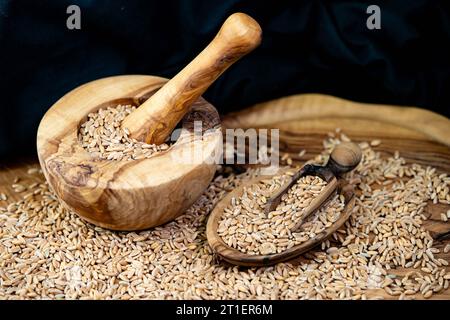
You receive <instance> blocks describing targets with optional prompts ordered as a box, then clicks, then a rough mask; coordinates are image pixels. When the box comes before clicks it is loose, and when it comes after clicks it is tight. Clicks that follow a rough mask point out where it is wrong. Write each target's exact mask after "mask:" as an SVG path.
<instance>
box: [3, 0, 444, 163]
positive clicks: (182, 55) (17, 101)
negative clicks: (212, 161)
mask: <svg viewBox="0 0 450 320" xmlns="http://www.w3.org/2000/svg"><path fill="white" fill-rule="evenodd" d="M445 2H448V1H442V2H440V1H433V0H428V1H426V0H415V1H414V0H410V1H404V0H402V1H393V0H391V1H370V2H367V1H338V0H333V1H318V0H316V1H281V0H278V1H239V0H226V1H225V0H224V1H212V0H209V1H168V0H164V1H156V0H155V1H132V0H129V1H125V0H120V1H119V0H116V1H102V0H90V1H89V0H85V1H75V0H69V1H65V0H58V1H56V0H55V1H20V0H14V1H7V0H6V1H5V0H0V80H1V85H0V88H1V89H0V90H1V91H3V92H1V97H2V99H1V102H0V108H1V114H0V157H6V156H11V155H17V154H23V153H28V154H32V153H33V152H35V146H34V145H35V135H36V130H37V126H38V124H39V121H40V119H41V117H42V116H43V114H44V113H45V111H46V110H47V109H48V108H49V107H50V106H51V105H52V104H53V103H54V102H55V101H56V100H57V99H58V98H60V97H61V96H62V95H64V94H65V93H67V92H68V91H70V90H71V89H73V88H75V87H77V86H79V85H81V84H83V83H85V82H87V81H91V80H94V79H98V78H101V77H105V76H110V75H120V74H153V75H159V76H165V77H171V76H173V75H174V74H175V73H176V72H177V71H178V70H180V69H181V68H182V67H183V66H184V65H185V64H186V63H188V62H189V61H190V60H191V59H192V58H193V57H195V55H196V54H197V53H198V52H199V51H200V50H201V49H202V48H203V47H204V46H205V45H206V44H207V43H208V42H209V41H210V40H211V39H212V37H213V36H214V35H215V33H216V32H217V30H218V29H219V27H220V25H221V24H222V22H223V21H224V20H225V19H226V17H227V16H228V15H229V14H231V13H233V12H236V11H242V12H245V13H247V14H250V15H251V16H253V17H254V18H255V19H256V20H257V21H258V22H259V23H260V24H261V26H262V28H263V33H264V34H263V42H262V44H261V46H260V47H259V48H258V49H257V50H255V51H254V52H253V53H252V54H250V55H249V56H247V57H245V58H244V59H243V60H241V61H240V62H238V63H237V64H236V65H234V66H232V67H231V68H230V69H229V70H228V71H227V72H226V73H225V74H224V75H222V76H221V77H220V78H219V79H218V81H217V82H216V83H215V84H214V85H213V86H212V87H211V88H210V89H209V90H208V91H207V92H206V94H205V95H204V96H205V98H206V99H207V100H209V101H210V102H211V103H212V104H214V105H215V106H216V107H217V108H218V109H219V110H220V111H221V112H222V113H225V112H228V111H232V110H237V109H240V108H243V107H245V106H248V105H251V104H254V103H257V102H261V101H265V100H268V99H274V98H277V97H281V96H286V95H291V94H296V93H305V92H318V93H326V94H332V95H336V96H340V97H344V98H348V99H353V100H356V101H363V102H374V103H388V104H399V105H416V106H421V107H424V108H429V109H431V110H434V111H438V112H440V113H442V114H444V115H446V116H449V107H448V106H449V103H450V72H449V71H450V19H449V16H450V11H449V10H448V8H447V7H445V6H444V3H445ZM71 4H77V5H79V6H80V8H81V30H68V29H67V28H66V19H67V17H68V14H66V8H67V7H68V6H69V5H71ZM369 4H377V5H379V6H380V8H381V27H382V28H381V30H369V29H368V28H367V27H366V19H367V18H368V16H369V15H368V14H367V13H366V9H367V7H368V5H369ZM449 130H450V128H449Z"/></svg>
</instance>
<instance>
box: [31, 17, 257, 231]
mask: <svg viewBox="0 0 450 320" xmlns="http://www.w3.org/2000/svg"><path fill="white" fill-rule="evenodd" d="M260 41H261V28H260V27H259V25H258V23H257V22H256V21H255V20H253V19H252V18H251V17H249V16H247V15H245V14H243V13H235V14H233V15H231V16H230V17H229V18H228V19H227V20H226V21H225V22H224V24H223V25H222V27H221V29H220V31H219V33H218V34H217V36H216V37H215V38H214V39H213V41H212V42H211V43H210V44H209V45H208V46H207V47H206V48H205V49H204V50H203V51H202V52H201V53H200V54H199V55H198V56H197V57H196V58H195V59H194V60H193V61H192V62H191V63H190V64H188V65H187V66H186V67H185V68H184V69H183V70H182V71H181V72H180V73H179V74H177V75H176V76H175V77H174V78H172V79H171V80H169V81H167V79H164V78H160V77H154V76H143V75H128V76H117V77H110V78H104V79H100V80H96V81H93V82H89V83H87V84H85V85H82V86H80V87H78V88H76V89H74V90H72V91H71V92H69V93H68V94H66V95H65V96H64V97H62V98H61V99H60V100H58V101H57V102H56V103H55V104H54V105H53V106H52V107H51V108H50V109H49V110H48V111H47V113H46V114H45V115H44V117H43V119H42V121H41V123H40V125H39V129H38V134H37V150H38V156H39V162H40V164H41V167H42V170H43V173H44V175H45V177H46V179H47V181H48V183H49V185H50V187H51V189H52V190H53V191H54V192H55V193H56V195H57V196H58V198H59V199H60V200H61V201H62V202H63V203H64V204H65V205H66V206H67V207H68V208H69V209H71V210H73V211H74V212H76V213H77V214H78V215H80V216H81V217H82V218H84V219H85V220H87V221H89V222H91V223H93V224H95V225H98V226H101V227H104V228H109V229H114V230H141V229H146V228H149V227H153V226H156V225H160V224H163V223H166V222H168V221H170V220H173V219H174V218H176V217H177V216H179V215H181V214H182V213H183V212H184V211H185V210H186V209H187V208H188V207H189V206H191V205H192V204H193V203H194V201H195V200H196V199H197V198H198V197H199V196H200V195H201V194H202V193H203V191H204V190H205V189H206V187H207V186H208V184H209V182H210V181H211V180H212V178H213V176H214V173H215V170H216V164H215V162H214V161H212V159H214V158H215V157H217V151H220V152H221V144H222V132H221V127H220V119H219V115H218V113H217V110H216V109H215V108H214V107H213V106H212V105H211V104H209V103H208V102H206V101H205V100H204V99H203V98H201V97H200V96H201V94H203V92H204V91H205V90H206V89H207V88H208V87H209V86H210V85H211V84H212V83H213V82H214V81H215V80H216V79H217V78H218V77H219V76H220V75H221V74H222V73H223V72H224V71H225V70H226V69H227V68H228V67H229V66H231V65H232V64H233V63H234V62H235V61H237V60H238V59H239V58H241V57H242V56H244V55H245V54H247V53H249V52H250V51H252V50H253V49H254V48H255V47H256V46H258V45H259V43H260ZM118 104H130V105H135V106H137V107H138V108H137V109H136V110H135V111H133V112H132V113H131V114H130V115H128V116H127V118H125V120H124V122H123V124H122V127H123V128H127V129H128V130H129V131H130V136H131V137H132V138H136V139H137V140H141V141H143V140H145V141H146V142H147V143H156V144H159V143H161V142H164V141H165V140H166V139H167V137H168V136H169V135H170V133H171V132H172V131H173V129H174V128H175V127H176V126H177V124H178V123H179V122H180V121H181V127H182V129H183V130H182V131H181V134H180V136H179V137H178V139H177V140H176V142H175V143H174V144H173V145H171V146H170V148H169V149H167V150H165V151H162V152H158V153H155V154H154V155H152V156H151V157H150V158H147V159H140V160H134V161H114V160H103V159H100V158H96V157H94V156H93V155H91V154H90V153H88V152H87V151H86V150H85V149H84V148H83V147H82V146H81V144H80V142H79V139H78V132H79V128H80V125H81V124H82V123H83V122H84V121H86V119H87V115H88V114H89V113H92V112H96V111H98V110H99V109H100V108H106V107H109V106H116V105H118ZM194 121H201V122H202V130H203V133H204V134H203V135H201V136H200V137H198V135H195V134H194V130H193V124H194ZM194 150H195V151H196V152H198V151H200V152H201V153H200V154H201V157H200V159H193V161H188V162H186V161H180V159H183V157H184V156H186V155H189V154H192V152H194Z"/></svg>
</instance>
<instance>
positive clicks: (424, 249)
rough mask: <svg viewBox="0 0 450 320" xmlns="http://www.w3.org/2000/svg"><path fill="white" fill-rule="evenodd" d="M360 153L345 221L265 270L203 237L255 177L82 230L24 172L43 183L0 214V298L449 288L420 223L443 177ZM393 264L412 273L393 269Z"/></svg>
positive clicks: (301, 294) (225, 180) (305, 295)
mask: <svg viewBox="0 0 450 320" xmlns="http://www.w3.org/2000/svg"><path fill="white" fill-rule="evenodd" d="M340 139H343V136H341V137H340ZM343 140H344V139H343ZM345 140H347V138H345ZM337 143H339V139H338V138H328V139H327V140H326V141H325V142H324V145H325V150H324V152H323V154H322V155H320V156H318V157H317V158H316V159H314V162H316V163H320V164H323V163H325V162H326V160H327V157H328V155H329V153H330V152H331V149H332V148H333V146H334V145H336V144H337ZM360 146H361V147H362V150H363V160H362V162H361V164H360V165H359V166H358V168H356V169H355V170H354V171H353V172H352V173H350V174H349V175H348V176H347V179H349V180H351V181H354V183H356V187H357V193H358V197H357V201H356V206H355V210H354V212H353V213H352V216H351V217H350V219H349V220H348V221H347V222H346V224H345V225H344V226H343V227H342V228H341V229H340V230H338V231H337V232H336V233H334V234H333V236H332V237H331V238H330V240H328V241H325V242H323V243H322V248H318V249H315V250H313V251H311V252H310V253H307V254H305V255H304V256H303V258H302V259H300V260H299V261H297V262H296V263H295V264H290V263H280V264H277V265H275V266H272V267H261V268H249V269H245V268H238V267H233V266H228V265H225V264H224V263H221V262H220V261H218V259H217V257H216V256H215V255H214V254H213V253H212V251H211V248H210V247H209V246H208V244H207V242H206V238H205V224H206V219H207V217H208V214H209V213H210V211H211V210H212V208H213V207H214V205H215V204H216V203H217V201H219V200H220V199H221V198H223V197H224V196H225V195H226V193H227V192H229V191H230V190H232V189H233V188H234V187H235V186H237V185H239V184H240V183H241V182H242V181H243V179H245V178H248V177H249V176H251V175H255V174H256V172H255V171H253V170H252V171H248V172H247V173H245V174H241V175H236V174H233V173H230V174H228V173H227V172H226V174H221V173H219V174H218V176H217V177H216V178H215V180H214V181H213V182H211V184H210V186H209V187H208V189H207V190H206V191H205V192H204V194H203V195H202V196H201V197H200V198H199V199H198V201H197V202H196V203H195V204H194V205H193V206H192V207H191V208H190V209H188V210H187V212H186V213H185V214H184V215H182V216H180V217H179V218H178V219H176V220H175V221H173V222H171V223H168V224H166V225H164V226H161V227H157V228H154V229H152V230H148V231H142V232H137V233H135V232H129V233H123V232H112V231H108V230H104V229H102V228H98V227H94V226H92V225H90V224H87V223H85V222H83V221H82V220H81V219H80V218H78V217H77V215H75V214H74V213H71V212H69V211H68V210H66V209H65V208H64V207H63V206H62V205H61V204H60V203H59V202H58V201H57V200H56V198H55V196H54V194H53V193H52V192H51V191H49V189H48V185H47V184H46V183H45V182H44V180H43V178H42V177H39V178H37V177H27V178H25V177H24V178H23V179H22V180H21V181H20V184H22V185H23V184H25V183H26V181H30V180H36V179H38V180H39V181H41V182H40V183H38V184H34V185H28V186H27V187H26V190H25V191H24V190H22V192H20V193H19V194H20V195H23V197H22V200H20V201H17V202H11V203H6V204H5V206H4V207H3V208H0V298H2V299H10V298H26V299H39V298H46V299H47V298H59V299H63V298H64V299H72V298H82V299H93V298H94V299H95V298H103V299H109V298H113V299H183V298H184V299H199V298H203V299H212V298H218V299H236V298H241V299H248V298H254V299H336V298H340V299H381V298H382V295H381V294H382V293H383V294H389V295H392V297H393V298H398V299H413V298H421V297H426V298H429V297H430V296H432V295H433V294H434V293H437V292H441V291H442V290H445V289H447V288H448V287H449V281H450V273H449V272H447V271H446V269H445V268H446V266H447V265H448V261H446V260H444V259H442V258H439V255H441V256H442V253H440V252H439V251H440V250H439V249H438V248H437V247H436V246H435V245H434V244H433V239H432V237H431V235H430V233H429V232H428V231H427V230H425V229H424V228H423V227H422V224H423V221H424V220H425V219H426V217H425V215H424V208H425V207H426V205H427V201H428V200H432V202H434V203H438V202H439V203H443V204H449V203H450V194H449V184H450V178H449V177H448V176H447V175H446V174H438V173H436V170H435V169H433V168H430V167H423V166H420V165H417V164H413V165H409V164H405V161H404V159H403V158H401V157H400V156H399V155H398V153H397V154H395V156H393V157H388V158H384V157H381V156H380V154H379V153H378V152H375V151H374V150H373V149H372V148H371V146H370V144H368V143H360ZM224 170H227V168H224ZM36 175H38V174H37V173H34V174H33V176H36ZM358 179H359V180H360V181H359V182H357V180H358ZM1 203H2V202H0V205H1ZM448 250H449V248H448V246H447V247H446V248H445V249H444V251H447V252H448ZM396 266H402V267H406V268H410V269H409V270H410V271H409V272H407V273H398V272H396V271H395V270H393V269H394V268H395V267H396Z"/></svg>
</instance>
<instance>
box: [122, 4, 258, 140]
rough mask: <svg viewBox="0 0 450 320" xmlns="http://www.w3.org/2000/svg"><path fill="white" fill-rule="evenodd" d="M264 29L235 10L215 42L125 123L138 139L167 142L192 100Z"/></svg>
mask: <svg viewBox="0 0 450 320" xmlns="http://www.w3.org/2000/svg"><path fill="white" fill-rule="evenodd" d="M261 33H262V32H261V28H260V26H259V25H258V23H257V22H256V21H255V20H253V19H252V18H251V17H249V16H248V15H246V14H243V13H235V14H232V15H231V16H230V17H229V18H228V19H227V20H226V21H225V22H224V24H223V25H222V27H221V29H220V31H219V33H218V34H217V35H216V37H215V38H214V39H213V40H212V42H211V43H210V44H209V45H208V46H207V47H206V48H205V49H204V50H203V51H202V52H201V53H200V54H199V55H198V56H197V57H196V58H195V59H194V60H192V61H191V62H190V63H189V64H188V65H187V66H186V67H185V68H184V69H183V70H182V71H180V72H179V73H178V74H177V75H176V76H175V77H173V78H172V79H171V80H170V81H169V82H168V83H167V84H166V85H164V87H163V88H161V89H160V90H159V91H158V92H156V93H155V94H154V95H153V96H152V97H151V98H150V99H148V100H147V101H146V102H144V103H143V104H142V105H141V106H140V108H139V109H138V110H136V111H135V112H133V113H132V114H130V115H129V116H128V117H127V118H126V119H125V120H124V122H123V124H122V127H123V128H127V129H129V131H130V136H131V137H132V138H135V139H137V140H140V141H146V142H147V143H155V144H161V143H163V142H164V141H165V139H166V138H167V137H168V136H169V135H170V133H171V132H172V130H173V129H174V128H175V126H176V125H177V124H178V122H179V121H180V120H181V118H182V117H183V116H184V115H185V114H186V112H188V110H189V108H190V107H191V105H192V103H193V102H194V101H196V100H197V99H198V97H200V96H201V95H202V94H203V93H204V92H205V90H206V89H207V88H208V87H209V86H210V85H211V84H212V83H213V82H214V81H215V80H216V79H217V78H218V77H219V76H220V75H221V74H222V73H223V72H224V71H225V70H227V69H228V68H229V67H230V66H231V65H232V64H233V63H235V62H236V61H237V60H239V59H240V58H241V57H243V56H244V55H246V54H247V53H249V52H250V51H252V50H253V49H254V48H255V47H257V46H258V45H259V43H260V42H261Z"/></svg>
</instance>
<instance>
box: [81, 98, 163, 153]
mask: <svg viewBox="0 0 450 320" xmlns="http://www.w3.org/2000/svg"><path fill="white" fill-rule="evenodd" d="M135 109H136V107H135V106H131V105H118V106H117V107H108V108H106V109H100V110H98V111H97V112H93V113H90V114H89V115H88V119H87V120H86V122H84V123H83V124H82V125H81V126H80V131H79V133H78V139H79V140H80V142H81V145H82V146H83V148H85V149H86V150H87V151H88V152H89V153H91V154H92V156H93V157H97V158H100V159H106V160H119V161H120V160H138V159H144V158H149V157H151V156H152V155H153V154H154V153H156V152H160V151H163V150H167V149H168V148H169V145H168V144H166V143H163V144H160V145H155V144H147V143H144V142H140V141H137V140H136V139H131V138H130V137H129V134H130V133H129V131H128V129H127V128H124V129H122V128H121V127H120V126H121V124H122V121H123V120H124V119H125V117H126V116H128V115H129V114H130V113H131V112H133V111H134V110H135Z"/></svg>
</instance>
